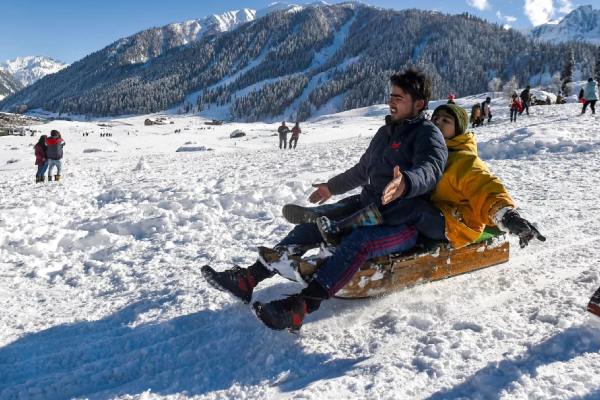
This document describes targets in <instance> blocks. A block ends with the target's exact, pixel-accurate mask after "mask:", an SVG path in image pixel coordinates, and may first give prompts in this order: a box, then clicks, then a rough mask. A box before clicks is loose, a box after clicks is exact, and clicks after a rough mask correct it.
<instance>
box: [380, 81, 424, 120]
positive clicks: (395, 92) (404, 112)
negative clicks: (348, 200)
mask: <svg viewBox="0 0 600 400" xmlns="http://www.w3.org/2000/svg"><path fill="white" fill-rule="evenodd" d="M388 105H389V106H390V115H391V117H392V120H393V121H402V120H404V119H408V118H413V117H416V116H417V115H418V114H419V112H420V111H421V110H422V109H423V108H424V107H425V101H424V100H417V101H413V99H412V96H411V95H410V94H408V93H406V92H405V91H404V90H402V89H401V88H399V87H398V86H394V85H392V90H391V93H390V99H389V100H388Z"/></svg>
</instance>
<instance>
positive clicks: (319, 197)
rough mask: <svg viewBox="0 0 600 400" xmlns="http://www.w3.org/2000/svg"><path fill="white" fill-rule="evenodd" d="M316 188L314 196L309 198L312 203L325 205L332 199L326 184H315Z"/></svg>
mask: <svg viewBox="0 0 600 400" xmlns="http://www.w3.org/2000/svg"><path fill="white" fill-rule="evenodd" d="M312 186H313V187H314V188H317V190H315V191H314V192H312V194H311V195H310V196H309V197H308V201H310V202H311V203H319V204H323V203H325V202H326V201H327V200H329V198H330V197H331V192H330V191H329V188H328V187H327V184H326V183H313V185H312Z"/></svg>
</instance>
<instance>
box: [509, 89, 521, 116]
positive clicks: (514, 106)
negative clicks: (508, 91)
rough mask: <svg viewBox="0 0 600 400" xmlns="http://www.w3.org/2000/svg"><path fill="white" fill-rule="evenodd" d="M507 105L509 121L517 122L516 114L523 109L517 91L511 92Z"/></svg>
mask: <svg viewBox="0 0 600 400" xmlns="http://www.w3.org/2000/svg"><path fill="white" fill-rule="evenodd" d="M508 106H509V107H510V122H517V114H518V113H519V112H520V111H522V109H523V108H522V105H521V100H519V96H518V95H517V93H513V95H512V97H511V100H510V103H509V104H508Z"/></svg>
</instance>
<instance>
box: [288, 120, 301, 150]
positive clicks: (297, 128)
mask: <svg viewBox="0 0 600 400" xmlns="http://www.w3.org/2000/svg"><path fill="white" fill-rule="evenodd" d="M301 133H302V130H301V129H300V123H299V122H296V125H294V127H293V128H292V137H291V138H290V143H289V145H288V147H289V148H290V149H291V148H292V142H293V143H294V149H295V148H296V145H297V144H298V138H299V137H300V134H301Z"/></svg>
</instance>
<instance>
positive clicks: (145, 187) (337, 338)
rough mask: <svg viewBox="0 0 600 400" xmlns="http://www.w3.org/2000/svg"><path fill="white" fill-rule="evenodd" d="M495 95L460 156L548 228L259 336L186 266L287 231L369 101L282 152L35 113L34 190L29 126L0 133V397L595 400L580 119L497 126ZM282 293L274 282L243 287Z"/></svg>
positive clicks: (598, 192) (596, 367) (307, 131)
mask: <svg viewBox="0 0 600 400" xmlns="http://www.w3.org/2000/svg"><path fill="white" fill-rule="evenodd" d="M483 97H484V96H483ZM483 97H482V98H481V99H479V101H481V100H482V99H483ZM472 101H474V98H470V99H461V100H460V101H459V103H461V104H464V105H465V106H470V103H471V102H472ZM507 103H508V102H507V100H506V99H494V101H493V112H494V121H493V123H492V124H491V125H489V126H487V125H486V126H484V127H483V128H478V129H477V130H476V132H477V137H478V140H479V148H480V153H481V155H482V157H483V158H485V159H486V160H487V162H488V163H489V165H490V167H491V169H492V170H493V172H495V173H496V174H497V175H498V176H499V177H500V178H501V179H502V180H503V181H504V183H505V184H506V186H507V187H508V188H509V190H510V192H511V194H512V195H513V197H514V198H515V200H516V201H517V203H518V205H519V207H520V210H521V212H522V214H523V215H524V216H525V217H526V218H528V219H530V220H531V221H535V222H537V223H538V226H539V228H540V230H541V232H542V233H543V234H545V235H546V237H547V238H548V241H547V242H545V243H540V242H534V243H532V244H531V245H530V246H529V247H528V248H526V249H523V250H521V249H519V248H518V244H517V243H516V241H515V240H514V239H511V244H512V249H511V259H510V261H509V262H508V263H506V264H503V265H499V266H495V267H492V268H488V269H484V270H481V271H478V272H474V273H471V274H467V275H462V276H459V277H456V278H453V279H449V280H445V281H441V282H436V283H432V284H428V285H423V286H417V287H414V288H412V289H408V290H404V291H401V292H397V293H393V294H390V295H388V296H386V297H383V298H379V299H372V300H358V301H348V300H346V301H343V300H331V301H328V302H326V303H324V304H323V305H322V306H321V309H320V310H319V311H318V312H316V313H314V314H312V315H310V316H309V317H308V318H307V320H306V322H305V325H304V326H303V328H302V331H301V332H300V334H299V335H292V334H290V333H288V332H274V331H271V330H269V329H267V328H265V327H264V326H263V325H262V324H261V323H260V322H259V321H258V320H257V319H256V318H255V317H254V316H253V314H252V313H251V312H250V309H249V307H248V306H246V305H243V304H241V303H240V302H237V301H235V300H233V299H232V298H231V297H229V296H228V295H227V294H225V293H222V292H220V291H217V290H215V289H213V288H211V287H210V286H208V285H207V283H206V282H205V281H204V280H203V279H202V277H201V275H200V266H201V265H203V264H205V263H211V264H212V265H214V266H215V267H216V268H218V269H223V268H226V267H228V266H230V265H232V264H233V263H237V264H241V265H247V264H249V263H252V262H253V261H254V259H255V257H256V247H257V246H259V245H267V246H269V245H273V244H275V243H276V242H277V240H278V239H279V238H281V237H282V236H283V235H284V234H285V233H286V232H287V231H288V230H289V229H290V228H291V226H290V225H289V224H288V223H286V222H285V220H284V219H283V218H282V217H281V211H280V210H281V206H282V205H283V204H284V203H287V202H297V203H301V204H307V200H306V198H307V196H308V194H309V193H310V191H311V187H310V185H311V183H313V182H317V181H322V180H325V179H327V178H329V177H331V176H332V175H334V174H335V173H338V172H341V171H343V170H344V169H346V168H347V167H349V166H351V165H352V164H353V163H354V162H356V161H357V160H358V158H359V156H360V155H361V153H362V152H363V151H364V149H365V148H366V146H367V144H368V142H369V139H370V138H371V137H372V135H373V134H374V133H375V132H376V130H377V128H378V127H379V126H380V125H381V124H382V119H383V116H384V115H385V113H386V108H385V107H384V106H379V107H377V106H375V107H370V108H366V109H360V110H354V111H349V112H346V113H341V114H336V115H332V116H326V117H321V118H319V119H318V120H315V121H313V122H310V123H306V124H302V129H303V132H304V134H303V135H302V136H301V137H300V140H299V143H298V148H297V149H296V150H292V151H290V150H286V151H282V150H279V149H278V148H277V137H276V136H274V132H275V130H276V128H277V125H275V124H273V125H268V124H261V123H257V124H226V125H222V126H216V127H212V129H206V128H208V127H207V126H205V125H203V124H202V121H201V120H199V119H197V118H194V117H189V116H187V117H183V116H182V117H178V116H172V115H167V118H168V120H167V121H168V122H170V121H173V124H169V123H168V124H167V125H164V126H148V127H147V126H143V120H144V118H146V117H147V116H141V117H131V118H121V119H115V120H103V121H95V122H65V121H54V122H52V123H49V124H47V125H42V126H37V127H33V128H34V129H40V130H42V131H43V132H44V133H48V132H49V131H50V129H59V130H60V131H61V132H62V133H63V137H64V138H65V140H66V142H67V145H66V147H65V159H64V172H63V180H62V181H61V182H59V183H54V182H51V183H48V182H46V183H45V184H37V185H36V184H34V183H33V182H34V175H35V167H34V165H33V163H34V157H33V150H32V145H33V144H34V143H35V141H36V140H37V137H29V136H26V137H0V195H1V200H0V309H1V310H2V312H1V313H0V398H1V399H2V400H5V399H63V398H65V399H66V398H74V397H75V398H90V399H106V398H119V399H132V398H135V399H137V398H140V399H159V398H160V399H163V398H168V399H186V398H206V399H229V398H240V399H265V398H277V399H280V398H301V399H342V398H360V399H453V398H469V399H479V398H481V399H487V398H492V399H495V398H502V399H523V398H539V399H567V398H577V399H594V398H600V329H598V328H596V327H594V326H593V325H592V323H591V321H590V320H589V317H588V315H587V313H586V311H585V306H586V304H587V301H588V299H589V297H590V296H591V294H592V293H593V291H594V289H595V288H596V287H597V286H600V257H599V256H598V254H600V240H599V238H600V232H599V231H598V226H600V213H599V211H600V205H599V201H598V199H599V198H600V186H599V185H598V179H599V176H600V148H599V146H600V129H599V126H600V116H591V115H590V114H587V115H585V116H580V115H579V105H577V104H566V105H560V106H557V105H553V106H539V107H532V108H531V114H532V115H531V116H530V117H527V116H522V117H520V118H519V120H518V121H517V122H516V123H512V124H511V123H510V122H508V108H507V107H506V104H507ZM150 117H151V118H154V117H156V116H150ZM99 123H102V124H106V125H111V126H110V127H101V126H99V125H98V124H99ZM176 129H177V130H179V129H181V132H180V133H174V130H176ZM234 129H241V130H243V131H245V132H246V133H247V134H248V135H247V136H246V137H244V138H241V139H229V133H231V132H232V131H233V130H234ZM86 131H87V132H91V133H90V135H89V136H83V135H82V134H83V132H86ZM101 132H111V133H112V135H113V136H112V137H100V133H101ZM128 133H129V134H128ZM181 147H184V148H186V149H187V150H198V149H201V148H202V147H204V148H205V149H212V150H204V151H180V152H177V151H176V150H177V149H180V148H181ZM297 289H298V287H297V286H295V284H292V283H290V282H286V281H285V280H283V279H279V278H274V279H273V280H271V282H266V283H264V284H261V286H260V287H259V290H258V291H257V293H256V296H255V298H256V299H259V300H266V299H271V298H275V297H278V296H281V295H282V294H285V293H292V292H294V291H296V290H297Z"/></svg>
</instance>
